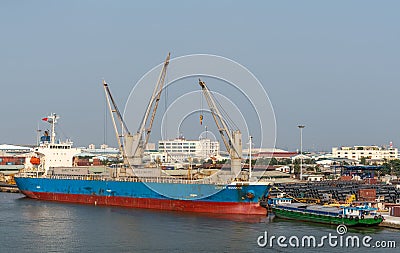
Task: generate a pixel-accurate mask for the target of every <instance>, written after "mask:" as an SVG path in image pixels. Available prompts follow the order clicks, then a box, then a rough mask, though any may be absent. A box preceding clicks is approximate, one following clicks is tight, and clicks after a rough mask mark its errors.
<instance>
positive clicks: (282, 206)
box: [270, 198, 383, 226]
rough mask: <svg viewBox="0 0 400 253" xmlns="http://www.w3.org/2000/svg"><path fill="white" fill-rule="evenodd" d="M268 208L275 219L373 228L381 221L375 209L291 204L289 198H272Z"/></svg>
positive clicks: (365, 206)
mask: <svg viewBox="0 0 400 253" xmlns="http://www.w3.org/2000/svg"><path fill="white" fill-rule="evenodd" d="M270 207H271V209H272V211H273V213H274V214H275V216H276V217H279V218H284V219H293V220H299V221H310V222H317V223H326V224H335V225H339V224H344V225H346V226H374V225H378V224H379V223H381V222H382V221H383V217H382V216H381V215H379V214H378V213H377V209H376V208H372V207H369V206H368V205H364V206H343V207H330V206H322V205H316V204H305V203H292V199H290V198H274V199H271V201H270Z"/></svg>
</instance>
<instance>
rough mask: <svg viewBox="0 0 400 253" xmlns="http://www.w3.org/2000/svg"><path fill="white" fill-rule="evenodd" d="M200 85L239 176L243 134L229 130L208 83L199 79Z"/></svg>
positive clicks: (234, 172)
mask: <svg viewBox="0 0 400 253" xmlns="http://www.w3.org/2000/svg"><path fill="white" fill-rule="evenodd" d="M199 85H200V87H201V89H202V91H203V95H204V97H205V99H206V101H207V104H208V107H209V108H210V111H211V114H212V116H213V118H214V121H215V124H216V125H217V128H218V131H219V133H220V135H221V138H222V141H223V142H224V145H225V148H226V150H227V151H228V153H229V156H230V158H231V172H232V173H233V174H234V175H235V176H238V175H239V173H240V171H241V169H242V166H241V162H242V133H241V132H240V130H230V129H229V128H228V124H227V123H226V121H225V120H224V118H223V116H222V114H221V112H220V110H219V109H218V107H217V104H216V102H215V99H214V97H213V96H212V94H211V92H210V90H209V89H208V87H207V85H206V83H205V82H203V81H201V80H200V79H199Z"/></svg>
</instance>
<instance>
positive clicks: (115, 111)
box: [103, 80, 131, 163]
mask: <svg viewBox="0 0 400 253" xmlns="http://www.w3.org/2000/svg"><path fill="white" fill-rule="evenodd" d="M103 88H104V93H105V95H106V99H107V104H108V108H109V110H110V115H111V119H112V122H113V126H114V131H115V135H116V137H117V142H118V148H119V151H120V152H121V155H122V158H123V161H124V163H126V162H127V160H126V153H125V149H124V142H123V140H122V139H121V138H122V137H123V136H122V135H121V134H120V133H119V130H118V127H117V123H116V121H115V117H114V114H115V115H116V116H117V118H118V120H119V121H120V122H121V126H122V128H123V129H124V131H125V134H126V135H131V134H130V132H129V130H128V127H127V125H126V124H125V121H124V119H123V118H122V115H121V112H120V111H119V110H118V107H117V104H116V103H115V100H114V98H113V96H112V95H111V91H110V89H109V87H108V84H107V83H106V81H105V80H103Z"/></svg>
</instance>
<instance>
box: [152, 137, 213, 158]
mask: <svg viewBox="0 0 400 253" xmlns="http://www.w3.org/2000/svg"><path fill="white" fill-rule="evenodd" d="M158 152H159V153H161V154H165V153H167V154H168V156H171V157H172V158H173V159H176V160H183V159H187V158H189V157H192V158H197V159H208V158H210V157H215V156H218V155H219V152H220V150H219V142H217V141H211V140H210V139H200V140H186V139H183V138H177V139H174V140H162V141H159V142H158Z"/></svg>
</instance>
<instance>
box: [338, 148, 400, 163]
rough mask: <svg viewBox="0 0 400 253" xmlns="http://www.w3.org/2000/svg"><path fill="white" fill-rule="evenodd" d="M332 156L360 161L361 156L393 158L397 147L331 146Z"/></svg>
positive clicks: (381, 158)
mask: <svg viewBox="0 0 400 253" xmlns="http://www.w3.org/2000/svg"><path fill="white" fill-rule="evenodd" d="M332 156H333V157H334V158H346V159H353V160H358V161H360V160H361V158H362V157H365V158H367V159H373V160H383V159H386V160H393V159H397V157H398V149H397V148H393V147H392V146H390V147H389V148H386V147H378V146H354V147H340V148H337V147H334V148H332Z"/></svg>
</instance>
